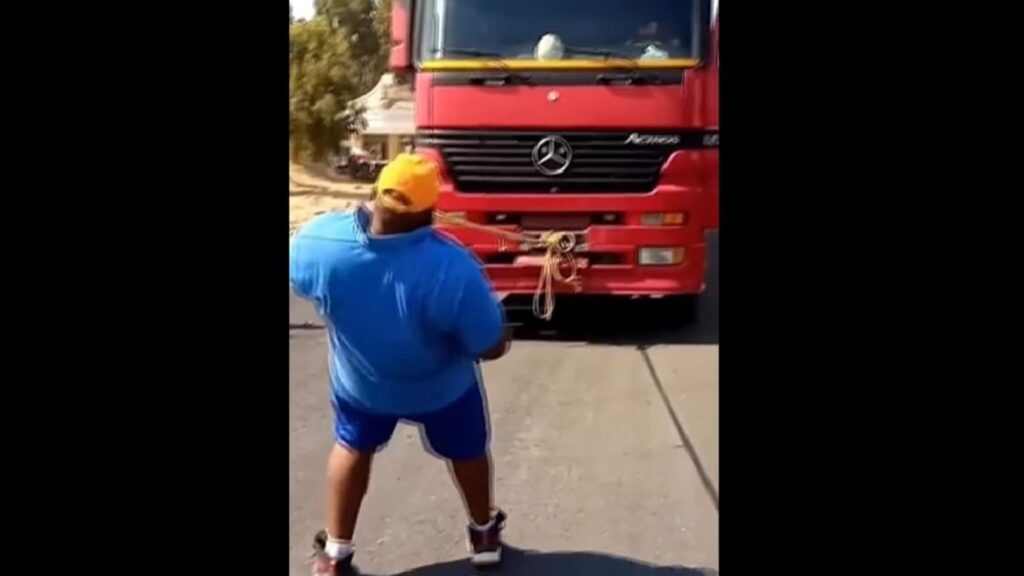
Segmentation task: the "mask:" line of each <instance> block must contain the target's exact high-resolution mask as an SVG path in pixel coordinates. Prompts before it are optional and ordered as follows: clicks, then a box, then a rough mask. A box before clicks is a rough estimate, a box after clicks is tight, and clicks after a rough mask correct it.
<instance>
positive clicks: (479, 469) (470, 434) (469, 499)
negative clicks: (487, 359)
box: [417, 384, 505, 565]
mask: <svg viewBox="0 0 1024 576" xmlns="http://www.w3.org/2000/svg"><path fill="white" fill-rule="evenodd" d="M417 420H419V421H420V422H421V423H422V424H423V428H424V432H425V434H426V440H427V442H428V443H429V447H430V449H431V450H432V451H433V452H434V453H435V454H436V455H437V456H439V457H441V458H444V459H446V460H448V461H449V463H450V464H451V467H452V475H453V476H454V478H455V484H456V486H457V487H458V489H459V492H460V493H461V495H462V498H463V500H464V501H465V504H466V509H467V512H468V513H469V517H470V520H471V522H470V526H469V531H468V532H469V542H470V548H471V550H472V552H473V563H474V564H477V565H486V564H496V563H498V562H500V561H501V530H502V528H504V522H505V514H504V513H503V512H501V511H500V510H497V509H496V508H494V506H493V505H492V502H491V499H492V492H491V485H492V483H491V462H490V460H491V458H490V453H489V451H488V441H489V426H488V423H487V407H486V403H485V402H484V399H483V393H482V390H481V387H480V385H479V384H477V385H474V386H473V387H472V388H470V390H469V391H467V392H466V393H465V394H464V395H463V396H462V398H460V399H458V400H456V401H455V402H454V403H452V404H451V405H450V406H447V407H445V408H442V409H441V410H439V411H437V412H435V413H433V414H428V415H426V416H424V417H423V418H422V419H417Z"/></svg>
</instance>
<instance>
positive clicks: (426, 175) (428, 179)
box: [376, 154, 440, 212]
mask: <svg viewBox="0 0 1024 576" xmlns="http://www.w3.org/2000/svg"><path fill="white" fill-rule="evenodd" d="M439 189H440V178H439V177H438V170H437V165H436V164H434V163H433V162H432V161H430V160H428V159H427V158H426V157H424V156H420V155H419V154H399V155H398V156H396V157H395V159H394V160H392V161H391V162H389V163H388V165H387V166H385V167H384V168H382V169H381V171H380V176H378V177H377V198H376V203H377V204H379V205H381V206H383V207H385V208H387V209H389V210H393V211H395V212H423V211H425V210H429V209H431V208H433V207H434V205H435V204H437V195H438V192H439ZM388 191H394V192H397V194H393V193H387V192H388Z"/></svg>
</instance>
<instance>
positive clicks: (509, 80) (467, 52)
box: [434, 47, 530, 86]
mask: <svg viewBox="0 0 1024 576" xmlns="http://www.w3.org/2000/svg"><path fill="white" fill-rule="evenodd" d="M434 53H435V54H441V55H442V56H448V55H449V54H450V55H452V56H469V57H471V58H485V59H487V61H489V62H493V63H495V64H497V65H498V68H501V69H502V70H503V71H507V70H509V65H508V64H506V63H505V61H504V60H502V54H498V53H497V52H488V51H486V50H478V49H476V48H460V47H454V48H452V47H446V48H441V49H438V50H435V51H434ZM469 81H470V83H472V84H479V85H481V86H505V85H507V84H515V83H517V82H519V83H524V84H528V83H529V82H530V77H529V76H527V75H525V74H517V73H513V72H501V73H497V74H486V73H485V74H474V75H473V76H470V78H469Z"/></svg>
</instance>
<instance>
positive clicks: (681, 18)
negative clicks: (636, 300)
mask: <svg viewBox="0 0 1024 576" xmlns="http://www.w3.org/2000/svg"><path fill="white" fill-rule="evenodd" d="M717 24H718V16H717V2H714V3H713V2H711V1H708V0H545V1H543V2H542V1H540V0H514V1H512V0H509V1H504V0H502V1H497V0H395V1H394V3H393V13H392V51H391V67H392V68H393V69H394V71H395V72H396V73H397V74H399V75H404V76H406V77H408V76H409V75H410V74H411V75H412V78H411V80H410V81H411V82H412V83H413V90H414V94H415V98H416V102H415V110H416V112H415V119H416V150H417V152H420V153H422V154H425V155H428V156H430V157H432V158H433V159H434V160H435V161H436V162H437V163H438V165H439V166H440V167H441V173H442V196H441V200H440V203H439V208H440V209H441V210H443V211H446V212H449V213H452V214H456V215H458V216H461V217H464V218H465V219H467V220H469V221H470V222H473V223H476V224H483V225H488V226H495V227H501V228H503V229H505V230H512V231H530V230H560V231H569V232H572V233H573V234H574V235H575V236H576V240H577V242H576V247H575V250H576V257H577V261H578V263H579V265H580V281H581V282H580V285H579V287H578V288H577V289H576V291H578V292H581V293H583V294H610V295H621V296H652V297H662V296H687V295H694V294H697V293H700V292H701V291H703V289H704V285H705V280H704V279H705V268H706V262H705V256H706V249H705V248H706V240H705V233H706V231H707V230H710V229H716V228H717V227H718V38H717V36H718V34H717V28H718V26H717ZM441 228H442V229H443V230H444V231H445V232H447V233H449V234H451V235H452V236H454V237H456V238H457V239H458V240H459V241H461V242H462V243H463V244H465V245H467V246H468V247H470V248H471V249H472V250H473V251H474V252H475V253H476V254H477V255H478V256H479V257H480V259H481V260H483V262H484V263H485V266H486V270H487V272H488V275H489V276H490V278H491V280H492V282H493V283H494V285H495V288H496V289H497V290H498V291H499V292H507V293H512V294H528V293H529V294H532V293H533V292H534V291H535V290H536V288H537V278H538V273H539V271H540V267H539V266H540V262H539V259H538V258H537V257H536V254H534V253H531V252H530V251H529V250H528V249H526V247H523V246H517V245H514V244H513V245H509V243H508V242H503V241H501V240H500V239H499V238H497V237H495V236H493V235H491V234H488V233H487V232H486V231H484V230H480V229H478V228H476V229H474V228H464V227H458V226H454V227H451V226H441ZM559 291H560V292H564V291H569V292H571V291H574V290H573V289H572V288H571V287H569V286H565V285H563V286H560V287H559Z"/></svg>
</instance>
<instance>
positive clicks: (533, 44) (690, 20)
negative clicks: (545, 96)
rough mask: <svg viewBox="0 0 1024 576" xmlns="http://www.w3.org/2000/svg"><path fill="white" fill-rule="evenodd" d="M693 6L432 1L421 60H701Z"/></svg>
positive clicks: (424, 17)
mask: <svg viewBox="0 0 1024 576" xmlns="http://www.w3.org/2000/svg"><path fill="white" fill-rule="evenodd" d="M695 2H696V0H543V1H542V0H431V1H428V2H425V3H423V4H425V5H424V6H423V8H422V10H423V12H422V13H421V15H420V18H421V21H420V30H421V32H422V34H421V38H422V41H421V42H420V43H419V44H420V47H419V56H420V60H421V61H426V60H438V59H442V58H449V59H467V58H469V59H472V58H501V59H535V58H542V59H558V60H573V59H584V60H594V59H602V58H632V59H636V60H641V61H643V60H659V59H660V60H664V59H670V58H671V59H674V58H696V57H698V54H697V50H696V47H697V45H698V38H696V35H695V33H694V30H695V26H694V19H695V15H696V9H695V8H696V7H695Z"/></svg>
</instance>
